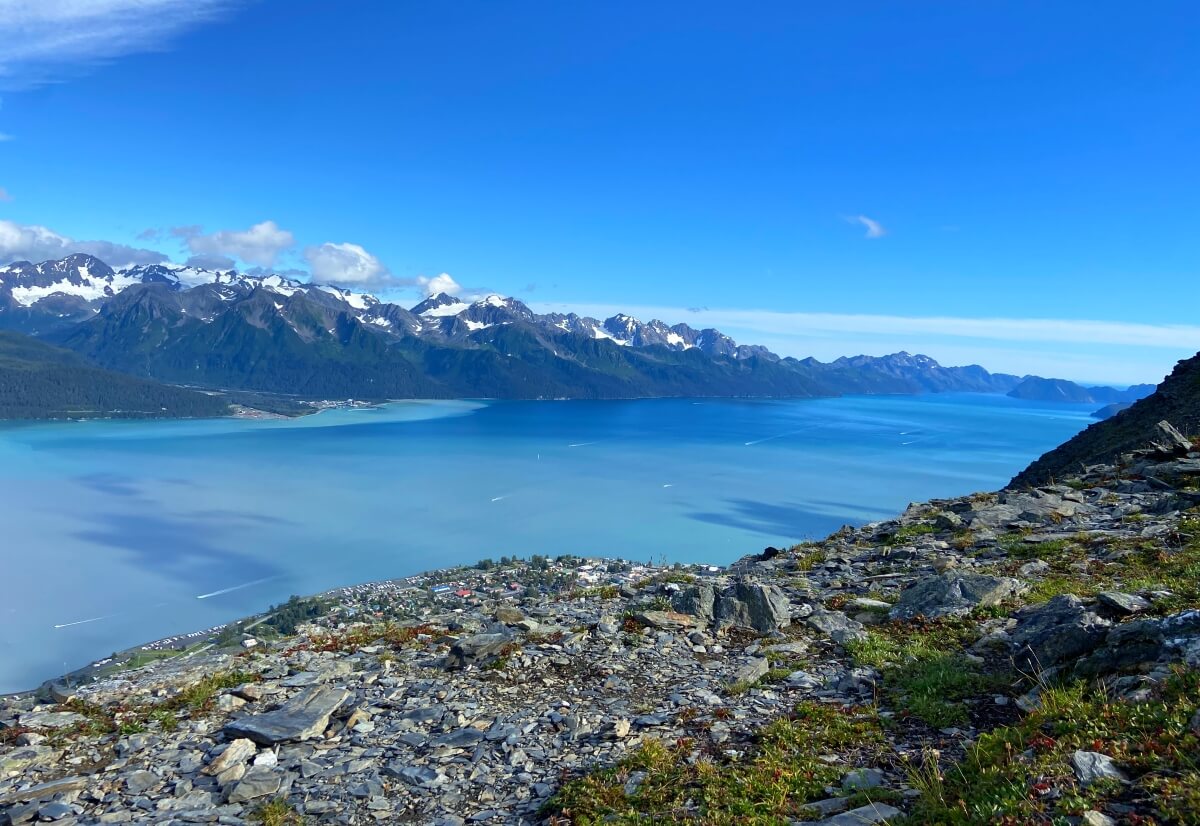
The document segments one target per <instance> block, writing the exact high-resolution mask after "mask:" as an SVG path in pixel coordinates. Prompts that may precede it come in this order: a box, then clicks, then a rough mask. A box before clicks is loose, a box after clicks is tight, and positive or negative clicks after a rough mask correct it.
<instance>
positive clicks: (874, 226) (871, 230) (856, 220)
mask: <svg viewBox="0 0 1200 826" xmlns="http://www.w3.org/2000/svg"><path fill="white" fill-rule="evenodd" d="M846 221H848V222H849V223H851V224H858V225H860V226H863V227H866V230H867V234H866V236H865V237H867V238H882V237H883V236H885V235H887V230H886V229H884V228H883V224H881V223H879V222H878V221H876V220H875V219H874V218H868V217H867V216H865V215H847V216H846Z"/></svg>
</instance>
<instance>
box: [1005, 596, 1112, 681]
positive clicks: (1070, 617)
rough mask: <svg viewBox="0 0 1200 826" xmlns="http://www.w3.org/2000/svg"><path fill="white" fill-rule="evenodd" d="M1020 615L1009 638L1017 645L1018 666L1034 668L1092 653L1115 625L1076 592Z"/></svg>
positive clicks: (1021, 611) (1019, 612)
mask: <svg viewBox="0 0 1200 826" xmlns="http://www.w3.org/2000/svg"><path fill="white" fill-rule="evenodd" d="M1016 617H1017V626H1016V628H1014V629H1013V630H1012V631H1010V632H1009V639H1010V640H1011V642H1012V643H1013V645H1015V646H1016V662H1017V664H1018V667H1020V668H1023V669H1027V670H1031V671H1038V670H1043V669H1049V668H1056V667H1058V666H1060V665H1063V664H1065V663H1067V662H1071V661H1074V660H1075V659H1076V658H1078V657H1080V656H1083V655H1085V654H1087V653H1089V652H1090V651H1092V650H1094V649H1095V648H1096V647H1097V646H1099V645H1100V644H1101V643H1102V642H1103V641H1104V638H1105V635H1106V634H1107V633H1108V629H1109V626H1110V625H1111V623H1109V621H1108V620H1106V619H1103V618H1102V617H1100V616H1099V615H1098V614H1095V613H1094V612H1092V611H1089V610H1088V609H1087V608H1086V607H1085V606H1084V604H1083V602H1082V600H1080V599H1079V597H1077V596H1074V595H1072V594H1060V595H1059V596H1056V597H1054V598H1053V599H1051V600H1049V601H1048V602H1044V603H1042V604H1040V605H1034V606H1030V607H1028V608H1023V609H1021V610H1020V611H1018V612H1017V615H1016Z"/></svg>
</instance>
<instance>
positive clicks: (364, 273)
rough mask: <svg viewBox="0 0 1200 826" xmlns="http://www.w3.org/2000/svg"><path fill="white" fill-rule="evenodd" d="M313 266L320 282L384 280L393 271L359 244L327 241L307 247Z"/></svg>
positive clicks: (361, 283)
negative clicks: (389, 270)
mask: <svg viewBox="0 0 1200 826" xmlns="http://www.w3.org/2000/svg"><path fill="white" fill-rule="evenodd" d="M304 257H305V259H307V260H308V265H309V267H310V268H311V269H312V276H313V280H314V281H316V282H317V283H319V284H354V285H359V286H362V285H368V284H381V283H383V282H385V281H387V280H388V279H390V278H391V273H389V272H388V269H387V267H385V266H384V265H383V262H381V261H380V260H379V259H378V258H376V257H375V256H374V255H371V253H369V252H367V251H366V250H365V249H363V248H362V247H360V246H359V245H358V244H349V243H347V244H334V243H330V242H326V243H324V244H321V245H320V246H316V247H309V248H308V249H306V250H305V251H304Z"/></svg>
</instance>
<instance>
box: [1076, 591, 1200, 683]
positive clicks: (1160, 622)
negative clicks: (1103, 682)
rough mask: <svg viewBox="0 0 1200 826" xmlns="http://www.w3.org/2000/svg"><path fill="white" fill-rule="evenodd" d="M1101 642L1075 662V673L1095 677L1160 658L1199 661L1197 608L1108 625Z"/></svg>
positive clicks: (1199, 640)
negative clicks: (1109, 627)
mask: <svg viewBox="0 0 1200 826" xmlns="http://www.w3.org/2000/svg"><path fill="white" fill-rule="evenodd" d="M1102 642H1103V644H1102V645H1100V646H1099V647H1097V648H1096V649H1095V650H1094V651H1092V652H1091V654H1089V655H1088V656H1087V657H1086V658H1084V659H1083V660H1080V662H1079V663H1078V664H1077V665H1076V666H1075V673H1076V674H1077V675H1079V676H1081V677H1097V676H1100V675H1102V674H1111V673H1113V672H1114V671H1121V670H1124V669H1128V668H1133V667H1134V666H1140V665H1144V664H1153V663H1156V662H1161V661H1165V662H1173V661H1174V662H1180V661H1182V662H1185V663H1188V664H1193V663H1194V664H1196V665H1200V662H1196V659H1197V656H1198V654H1197V652H1198V651H1200V610H1197V609H1194V608H1193V609H1189V610H1187V611H1182V612H1180V613H1178V614H1173V615H1171V616H1169V617H1162V618H1147V619H1141V620H1133V621H1131V622H1124V623H1121V624H1120V625H1115V626H1113V627H1112V628H1111V629H1109V630H1108V633H1107V634H1106V635H1105V637H1104V638H1103V641H1102Z"/></svg>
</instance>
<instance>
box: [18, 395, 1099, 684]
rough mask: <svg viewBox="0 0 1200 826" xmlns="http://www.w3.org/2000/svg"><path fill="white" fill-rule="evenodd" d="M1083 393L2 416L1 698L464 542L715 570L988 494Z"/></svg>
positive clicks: (474, 556)
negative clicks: (903, 513)
mask: <svg viewBox="0 0 1200 826" xmlns="http://www.w3.org/2000/svg"><path fill="white" fill-rule="evenodd" d="M1092 407H1094V405H1085V406H1078V405H1046V404H1036V403H1029V402H1021V401H1017V400H1014V399H1009V398H1006V397H1002V396H983V395H934V396H921V397H912V396H897V397H878V396H877V397H852V398H840V399H817V400H795V401H760V400H758V401H739V400H720V401H716V400H701V401H692V400H680V399H669V400H668V399H663V400H642V401H606V402H502V403H474V402H444V403H443V402H411V403H400V404H395V405H391V406H388V407H386V408H381V409H376V410H345V411H330V412H326V413H322V414H320V415H317V416H312V417H307V418H305V419H300V420H296V421H273V422H260V421H237V420H229V419H224V420H211V421H181V422H85V423H63V424H36V425H29V424H2V423H0V526H3V527H2V531H0V578H2V581H3V584H4V590H3V594H4V601H3V603H0V692H3V691H12V690H18V689H24V688H29V687H32V686H33V685H36V684H37V683H39V682H40V681H42V680H43V679H46V678H48V677H50V676H53V675H55V674H58V673H62V672H63V671H65V670H67V669H69V668H76V667H78V666H81V665H84V664H86V663H87V662H89V661H91V660H94V659H97V658H100V657H103V656H105V655H107V654H108V653H109V652H111V651H114V650H118V649H122V648H125V647H128V646H130V645H133V644H136V643H139V642H144V641H147V640H150V639H156V638H159V637H163V636H167V635H170V634H174V633H179V632H183V631H190V630H195V629H199V628H203V627H208V626H211V625H214V624H217V623H220V622H224V621H228V620H230V619H234V618H236V617H240V616H244V615H246V614H250V613H254V612H256V611H259V610H261V609H263V608H265V607H266V606H267V605H268V604H271V603H274V602H278V601H281V600H283V599H286V598H287V597H288V596H289V595H290V594H296V593H299V594H304V593H314V592H318V591H322V590H326V589H328V588H331V587H336V586H339V585H347V584H352V583H355V582H361V581H366V580H375V579H387V578H392V577H398V576H405V575H408V574H411V573H415V572H418V571H422V570H427V569H430V568H437V567H443V566H448V565H454V564H458V563H464V562H474V561H476V560H478V559H481V558H483V557H493V558H495V557H499V556H501V555H506V554H507V555H513V554H516V555H520V556H528V555H530V554H534V553H543V554H559V553H567V552H570V553H577V554H595V555H606V556H624V557H630V558H634V559H639V560H650V559H652V560H655V561H658V560H660V559H662V558H666V559H667V560H671V561H675V560H682V561H691V562H712V563H724V562H729V561H731V560H733V559H736V558H737V557H740V556H742V555H744V554H747V553H751V552H754V551H758V550H761V549H762V548H763V547H764V546H766V545H769V544H775V545H779V544H784V543H789V542H795V541H799V540H802V539H805V538H818V537H822V536H825V535H826V534H828V533H830V532H831V531H833V530H836V529H837V528H838V527H840V526H841V525H843V524H845V523H863V522H868V521H871V520H874V519H881V518H886V517H889V516H892V515H894V514H895V513H896V512H898V511H899V510H901V509H903V508H904V507H905V505H906V504H907V503H908V502H910V501H918V500H923V499H928V498H931V497H941V496H952V495H960V494H965V493H969V492H971V491H975V490H981V489H994V488H996V487H998V486H1000V485H1002V484H1003V483H1004V482H1006V481H1007V480H1008V479H1009V478H1010V477H1011V476H1012V475H1013V474H1014V473H1016V472H1017V471H1018V470H1020V469H1021V468H1022V467H1024V465H1025V464H1027V463H1028V462H1029V461H1030V460H1032V459H1033V458H1035V457H1037V456H1038V455H1040V454H1041V453H1043V452H1044V451H1045V450H1047V449H1049V448H1051V447H1053V446H1055V445H1057V444H1059V443H1060V442H1062V441H1064V440H1065V439H1067V438H1068V437H1070V436H1071V435H1072V434H1074V433H1075V432H1077V431H1078V430H1080V429H1081V428H1083V427H1084V426H1086V425H1087V424H1088V421H1089V419H1088V413H1089V412H1090V411H1091V409H1092ZM227 589H234V590H227ZM199 597H203V598H199Z"/></svg>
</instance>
